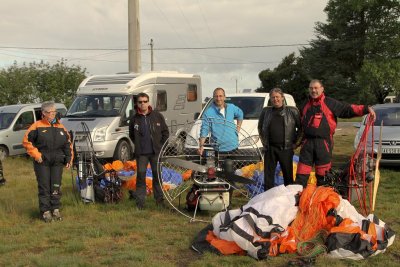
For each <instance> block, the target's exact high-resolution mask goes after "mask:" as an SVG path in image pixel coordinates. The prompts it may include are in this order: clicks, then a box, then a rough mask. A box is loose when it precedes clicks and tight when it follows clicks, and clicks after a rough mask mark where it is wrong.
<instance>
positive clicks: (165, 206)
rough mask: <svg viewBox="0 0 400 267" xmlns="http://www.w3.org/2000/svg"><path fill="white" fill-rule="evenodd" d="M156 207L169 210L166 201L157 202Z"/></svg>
mask: <svg viewBox="0 0 400 267" xmlns="http://www.w3.org/2000/svg"><path fill="white" fill-rule="evenodd" d="M156 206H157V207H158V208H162V209H168V205H167V204H165V201H164V199H159V200H156Z"/></svg>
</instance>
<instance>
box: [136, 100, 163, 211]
mask: <svg viewBox="0 0 400 267" xmlns="http://www.w3.org/2000/svg"><path fill="white" fill-rule="evenodd" d="M136 103H137V106H138V108H137V112H136V114H135V115H133V116H132V118H131V120H130V122H129V137H130V138H131V140H132V142H133V143H134V144H135V157H136V164H137V175H136V194H135V198H136V205H137V207H138V208H139V209H143V208H144V202H145V198H146V170H147V164H148V163H149V162H150V166H151V171H152V174H153V193H154V198H155V199H156V203H157V205H164V199H163V193H162V189H161V185H160V183H159V176H158V172H157V159H158V155H159V154H160V150H161V148H162V146H163V144H164V143H165V142H166V141H167V139H168V137H169V132H168V127H167V125H166V123H165V119H164V116H163V115H162V114H161V113H159V112H157V111H155V110H153V109H152V107H151V106H150V104H149V96H148V95H147V94H145V93H140V94H138V97H137V102H136ZM131 195H132V194H131Z"/></svg>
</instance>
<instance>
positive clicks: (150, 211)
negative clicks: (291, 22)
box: [0, 131, 400, 266]
mask: <svg viewBox="0 0 400 267" xmlns="http://www.w3.org/2000/svg"><path fill="white" fill-rule="evenodd" d="M353 138H354V131H352V132H350V133H347V134H345V133H344V132H342V133H341V132H340V131H338V132H337V137H336V140H335V151H334V153H335V155H339V157H340V155H342V156H343V157H345V156H347V157H348V155H349V154H350V153H351V151H349V146H350V145H349V144H350V143H352V140H353ZM4 169H5V177H6V179H7V184H6V185H5V186H2V187H0V266H265V265H270V266H286V265H287V262H288V260H289V259H290V258H292V257H294V255H283V256H279V257H276V258H271V259H268V260H266V261H256V260H254V259H252V258H250V257H239V256H226V257H223V256H218V255H215V254H208V253H207V254H205V255H199V254H197V253H196V252H194V251H192V250H191V249H190V245H191V242H192V240H193V238H194V237H195V236H196V235H197V233H198V232H199V231H200V230H201V229H202V228H203V227H205V226H206V225H205V224H204V223H189V221H188V220H187V219H186V218H184V217H182V216H180V215H178V214H176V213H175V212H172V211H170V210H165V209H160V208H157V207H156V205H155V202H154V200H153V199H152V198H149V197H148V198H147V203H146V204H147V208H146V210H143V211H141V210H138V209H137V208H136V206H135V205H134V203H133V202H131V201H130V200H128V199H127V197H126V195H127V194H125V199H124V200H123V201H122V202H121V203H119V204H115V205H104V204H83V203H82V202H81V201H79V200H77V199H76V195H75V193H74V192H73V186H72V179H71V174H70V172H68V171H65V172H64V175H63V189H62V190H63V197H62V203H63V207H62V214H63V216H64V220H63V221H61V222H52V223H48V224H46V223H44V222H42V221H41V220H39V211H38V203H37V184H36V180H35V175H34V173H33V167H32V163H31V161H30V160H28V159H25V158H7V159H6V160H5V161H4ZM399 174H400V172H399V170H396V169H383V170H382V172H381V177H382V178H381V185H380V189H379V193H378V200H377V208H376V212H375V213H376V215H377V216H378V217H380V218H381V219H382V220H383V221H385V222H386V223H388V224H389V225H390V226H391V227H392V229H393V230H395V231H396V232H399V231H400V217H399V215H398V214H400V205H399V204H400V203H399V202H400V198H399V195H400V177H399ZM125 193H126V192H125ZM399 251H400V243H399V242H398V241H395V243H394V245H393V246H392V247H390V248H389V249H388V251H387V252H386V253H385V254H382V255H378V256H377V257H372V258H369V259H367V260H365V261H360V262H354V261H343V260H333V259H329V258H326V257H319V258H318V259H317V265H319V266H328V265H329V266H369V265H377V266H382V265H386V266H396V265H399V264H400V252H399Z"/></svg>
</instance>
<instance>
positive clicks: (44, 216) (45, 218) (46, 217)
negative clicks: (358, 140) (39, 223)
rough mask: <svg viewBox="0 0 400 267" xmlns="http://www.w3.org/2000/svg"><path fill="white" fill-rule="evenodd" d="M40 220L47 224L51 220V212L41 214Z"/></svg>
mask: <svg viewBox="0 0 400 267" xmlns="http://www.w3.org/2000/svg"><path fill="white" fill-rule="evenodd" d="M42 219H43V221H44V222H45V223H49V222H51V221H52V220H53V216H51V212H50V211H49V210H48V211H45V212H43V214H42Z"/></svg>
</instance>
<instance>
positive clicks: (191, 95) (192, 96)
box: [186, 84, 197, 102]
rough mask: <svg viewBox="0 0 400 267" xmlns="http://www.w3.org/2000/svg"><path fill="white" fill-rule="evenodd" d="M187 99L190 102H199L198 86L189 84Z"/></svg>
mask: <svg viewBox="0 0 400 267" xmlns="http://www.w3.org/2000/svg"><path fill="white" fill-rule="evenodd" d="M186 98H187V101H188V102H194V101H197V84H189V86H188V90H187V97H186Z"/></svg>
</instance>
